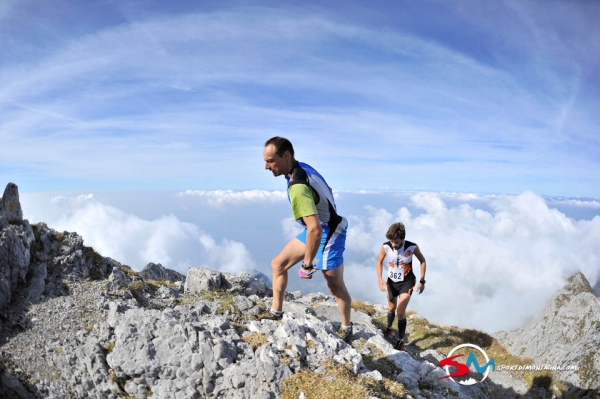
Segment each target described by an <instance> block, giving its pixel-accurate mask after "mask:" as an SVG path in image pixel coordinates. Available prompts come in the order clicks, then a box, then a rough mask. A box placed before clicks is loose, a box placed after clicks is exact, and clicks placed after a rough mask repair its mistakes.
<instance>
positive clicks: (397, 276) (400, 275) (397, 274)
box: [388, 266, 404, 283]
mask: <svg viewBox="0 0 600 399" xmlns="http://www.w3.org/2000/svg"><path fill="white" fill-rule="evenodd" d="M388 277H389V279H390V280H392V281H394V282H396V283H397V282H399V281H404V268H403V267H402V266H401V267H396V268H393V269H392V268H391V267H388Z"/></svg>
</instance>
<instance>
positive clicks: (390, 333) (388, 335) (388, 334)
mask: <svg viewBox="0 0 600 399" xmlns="http://www.w3.org/2000/svg"><path fill="white" fill-rule="evenodd" d="M383 336H384V337H385V338H391V337H393V336H394V330H393V329H391V328H390V327H388V329H387V330H385V332H384V333H383Z"/></svg>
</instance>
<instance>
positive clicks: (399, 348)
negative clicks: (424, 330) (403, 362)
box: [394, 340, 404, 351]
mask: <svg viewBox="0 0 600 399" xmlns="http://www.w3.org/2000/svg"><path fill="white" fill-rule="evenodd" d="M394 349H396V350H397V351H403V350H404V341H402V340H399V341H398V342H397V343H396V345H394Z"/></svg>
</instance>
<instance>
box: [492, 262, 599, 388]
mask: <svg viewBox="0 0 600 399" xmlns="http://www.w3.org/2000/svg"><path fill="white" fill-rule="evenodd" d="M496 338H497V339H498V340H499V341H500V342H502V343H503V344H504V345H505V346H506V347H507V348H508V349H509V350H510V351H511V352H512V353H514V354H516V355H518V356H526V357H531V358H532V359H533V360H534V362H535V363H536V364H541V365H549V366H552V367H560V368H563V369H564V370H562V371H559V372H558V374H559V376H560V378H561V379H563V380H565V381H567V382H570V383H572V384H574V385H576V386H578V387H582V388H585V389H593V388H597V387H599V386H600V350H598V348H600V298H598V297H596V295H595V294H594V290H593V289H592V287H591V286H590V283H589V282H588V280H587V279H586V278H585V276H584V275H583V274H582V273H577V274H575V275H574V276H572V277H570V278H569V279H568V281H567V284H566V285H565V286H564V287H563V288H562V289H561V290H560V291H559V292H558V294H557V295H556V296H555V297H554V298H553V299H552V300H551V301H550V302H549V303H548V305H547V306H546V308H544V310H543V311H542V312H541V313H540V314H538V315H537V316H536V317H535V318H534V319H533V320H532V321H531V322H530V323H529V324H527V325H526V326H525V327H523V328H521V329H518V330H515V331H511V332H508V333H507V332H500V333H498V334H496ZM573 366H574V367H575V368H577V370H567V368H570V367H573Z"/></svg>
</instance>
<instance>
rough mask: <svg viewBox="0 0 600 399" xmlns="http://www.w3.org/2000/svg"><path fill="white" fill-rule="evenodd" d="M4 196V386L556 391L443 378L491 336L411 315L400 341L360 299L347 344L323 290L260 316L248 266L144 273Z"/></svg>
mask: <svg viewBox="0 0 600 399" xmlns="http://www.w3.org/2000/svg"><path fill="white" fill-rule="evenodd" d="M0 204H1V205H2V207H1V208H0V280H1V285H0V398H27V399H29V398H57V399H58V398H60V399H64V398H97V399H105V398H113V399H117V398H186V399H187V398H280V397H281V398H365V399H366V398H371V399H373V398H400V397H406V398H447V397H455V398H512V397H515V398H516V397H531V398H534V397H536V398H537V397H540V398H541V397H556V391H555V390H553V389H552V388H551V387H549V386H548V384H546V385H545V386H543V384H542V385H540V384H538V385H536V384H535V379H534V383H531V382H528V381H527V380H526V379H524V378H523V374H522V373H521V374H519V373H510V372H503V371H496V372H493V373H490V377H489V378H487V379H486V380H485V381H482V382H481V383H478V384H475V385H471V386H466V385H461V384H458V383H456V382H455V381H454V380H452V379H448V378H440V377H444V376H446V375H447V374H446V371H445V370H444V369H443V368H441V367H439V361H440V360H441V359H443V358H445V357H446V355H447V354H448V346H450V347H452V346H455V345H457V344H458V343H463V342H464V340H465V339H469V340H475V341H476V342H475V343H477V344H478V345H481V346H483V347H485V348H486V350H488V348H493V347H494V345H496V344H497V342H496V341H495V340H493V339H492V338H491V337H489V336H487V335H486V334H483V333H478V332H474V331H472V330H462V329H458V328H455V327H440V326H434V325H432V324H429V323H428V322H427V321H426V320H425V319H423V318H422V317H419V316H418V315H416V314H414V313H411V314H410V316H409V323H408V334H409V338H410V341H411V342H409V344H408V345H407V346H406V349H407V350H406V351H397V350H395V349H393V345H392V343H393V342H392V343H391V342H388V341H387V340H386V339H385V338H384V337H383V335H382V327H383V326H382V323H384V321H382V320H385V317H386V313H387V310H386V309H385V308H383V307H382V306H380V305H373V304H370V303H368V302H361V301H357V302H354V303H353V310H352V320H353V322H354V335H353V336H352V338H351V339H350V342H348V343H346V342H344V341H342V340H341V339H339V338H338V335H337V334H336V330H337V329H338V328H339V326H340V320H339V313H338V310H337V304H336V301H335V299H334V298H333V297H331V296H329V295H325V294H323V293H312V294H308V295H302V294H301V293H300V292H293V293H286V301H285V306H284V311H285V313H284V316H283V318H282V319H281V320H279V321H274V320H268V319H262V317H261V316H262V315H264V313H265V312H266V311H267V310H268V309H269V308H270V306H271V295H272V292H271V289H270V287H269V286H268V285H267V284H265V282H264V281H263V280H262V279H259V278H256V277H255V276H253V275H250V274H248V273H237V274H232V273H224V272H220V271H217V270H211V269H207V268H202V267H193V268H190V269H189V271H188V273H187V276H182V275H181V274H178V273H176V272H174V271H171V270H168V269H166V268H164V267H163V266H162V265H159V264H154V263H151V264H149V265H147V266H146V267H145V268H144V270H143V271H141V272H136V271H134V270H132V269H131V268H130V267H129V266H127V265H123V264H121V263H120V262H118V261H116V260H113V259H110V258H108V257H103V256H101V255H100V254H98V253H97V252H96V251H94V249H93V248H91V247H87V246H85V245H84V240H83V238H82V237H81V236H79V235H78V234H76V233H74V232H58V231H55V230H54V229H52V228H50V227H48V226H47V225H45V224H44V223H39V224H34V225H31V224H29V222H28V221H27V220H26V219H23V215H22V212H21V211H20V205H19V203H18V190H17V187H16V186H15V185H9V187H7V192H5V194H4V197H3V198H2V201H0ZM7 204H8V205H7ZM536 378H537V377H536ZM547 378H549V377H547V376H545V375H544V376H542V380H541V381H547ZM538 381H539V380H538ZM592 393H593V392H592ZM586 394H589V392H588V393H586ZM580 397H583V395H580ZM588 397H592V396H588Z"/></svg>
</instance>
